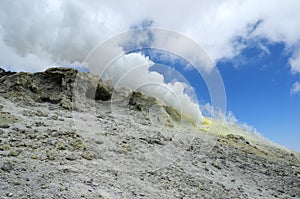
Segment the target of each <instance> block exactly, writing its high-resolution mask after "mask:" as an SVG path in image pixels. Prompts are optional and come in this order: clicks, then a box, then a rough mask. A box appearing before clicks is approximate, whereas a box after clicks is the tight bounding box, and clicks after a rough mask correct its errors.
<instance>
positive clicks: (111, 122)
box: [0, 97, 300, 198]
mask: <svg viewBox="0 0 300 199" xmlns="http://www.w3.org/2000/svg"><path fill="white" fill-rule="evenodd" d="M0 104H1V105H2V107H3V108H2V110H1V117H2V119H1V121H2V124H1V125H2V128H1V129H0V147H1V149H0V158H1V163H0V164H1V165H0V166H1V170H0V187H1V188H0V198H1V197H2V198H9V197H12V198H101V197H102V198H299V197H300V190H299V187H300V167H299V166H300V164H299V161H298V160H297V159H296V157H295V155H294V154H290V153H287V152H284V151H282V150H281V149H278V151H276V152H272V151H271V150H269V151H261V150H260V149H259V148H256V147H255V146H254V145H253V146H252V145H251V143H249V142H247V141H245V140H243V139H241V138H239V137H234V136H232V137H230V136H227V137H217V136H214V135H206V134H205V133H204V132H196V130H195V129H193V128H192V127H188V126H187V125H182V127H181V128H179V127H166V126H162V125H157V126H155V125H151V120H150V122H149V124H141V121H136V120H135V119H134V118H135V116H136V115H135V114H136V113H135V112H136V111H131V110H129V109H128V108H126V107H125V106H123V105H120V104H119V105H118V103H116V104H117V105H116V106H118V107H116V106H115V109H113V111H111V110H110V108H109V107H110V103H109V102H106V103H98V105H97V106H98V107H99V109H98V110H96V111H94V112H73V113H72V112H70V111H66V110H64V109H62V108H60V107H59V106H57V105H53V104H48V103H42V104H39V103H35V104H30V103H27V104H26V103H23V102H18V103H12V102H10V101H9V100H7V99H4V98H2V97H1V98H0ZM122 113H124V115H122ZM4 118H6V119H4ZM145 120H146V121H147V118H146V119H145ZM5 124H6V125H5ZM177 134H181V135H179V136H178V135H177Z"/></svg>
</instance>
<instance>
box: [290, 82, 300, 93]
mask: <svg viewBox="0 0 300 199" xmlns="http://www.w3.org/2000/svg"><path fill="white" fill-rule="evenodd" d="M297 93H300V82H295V83H294V84H293V86H292V88H291V94H292V95H294V94H297Z"/></svg>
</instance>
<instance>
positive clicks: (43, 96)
mask: <svg viewBox="0 0 300 199" xmlns="http://www.w3.org/2000/svg"><path fill="white" fill-rule="evenodd" d="M0 90H1V95H2V96H4V97H6V98H9V99H11V100H22V101H27V102H49V103H53V104H60V105H61V106H62V107H63V108H66V109H72V108H73V106H72V105H74V104H73V101H76V102H77V105H80V103H81V104H82V103H84V102H82V100H83V99H85V98H86V97H88V98H91V99H96V100H104V101H107V100H110V97H111V95H112V91H113V89H112V87H111V86H110V85H109V84H107V83H104V82H102V81H101V80H99V78H97V77H96V76H93V75H91V74H87V73H81V72H79V71H77V70H76V69H73V68H49V69H48V70H46V71H45V72H39V73H34V74H32V73H24V72H21V73H11V72H5V71H4V70H3V69H1V70H0ZM76 108H80V106H79V107H76Z"/></svg>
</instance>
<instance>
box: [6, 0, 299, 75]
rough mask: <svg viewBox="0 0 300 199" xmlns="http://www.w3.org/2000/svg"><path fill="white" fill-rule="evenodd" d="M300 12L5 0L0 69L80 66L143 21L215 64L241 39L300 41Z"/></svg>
mask: <svg viewBox="0 0 300 199" xmlns="http://www.w3.org/2000/svg"><path fill="white" fill-rule="evenodd" d="M257 5H259V6H257ZM299 10H300V2H299V1H298V0H287V1H273V0H266V1H260V0H245V1H236V0H227V1H219V0H214V1H209V2H208V1H196V0H188V1H180V0H175V1H163V2H161V1H139V3H137V2H136V1H133V0H129V1H126V2H125V1H118V0H112V1H96V0H89V1H70V0H66V1H57V0H56V1H52V0H48V1H37V0H21V1H18V2H12V1H8V0H3V1H1V2H0V24H1V26H0V40H2V41H1V42H2V43H3V44H4V45H1V47H0V48H1V50H2V51H3V50H4V49H9V51H11V53H13V54H14V55H11V57H13V58H11V60H10V61H7V60H8V58H9V57H8V58H6V59H2V58H3V57H4V55H2V54H1V55H0V60H1V62H0V65H1V66H8V65H9V66H10V67H13V68H15V69H23V70H26V69H27V68H25V66H28V65H32V62H35V61H36V59H37V58H38V59H40V60H43V61H42V62H45V63H49V64H51V65H53V64H60V63H67V62H69V63H72V62H75V61H79V62H80V61H82V59H83V58H84V57H85V56H86V54H87V53H88V52H89V51H90V50H91V49H92V48H93V47H95V45H97V44H98V43H99V42H103V41H104V40H105V39H107V38H109V37H111V36H113V35H115V34H117V33H120V32H122V31H126V30H128V29H129V28H130V27H131V26H133V25H136V24H138V23H140V22H141V21H143V20H152V21H153V25H154V26H158V27H163V28H169V29H172V30H175V31H178V32H180V33H183V34H185V35H187V36H189V37H190V38H191V39H193V40H194V41H196V42H198V43H199V44H201V45H203V46H204V47H205V49H206V50H207V52H208V54H209V55H210V56H211V57H212V58H213V59H214V60H218V59H222V58H231V57H233V56H235V55H237V54H238V53H239V52H240V50H241V49H242V48H243V47H244V44H242V43H239V42H235V38H237V37H242V38H245V39H251V38H254V37H263V38H266V39H268V40H269V41H271V42H284V43H285V44H286V45H287V47H291V46H295V45H296V44H297V42H298V41H299V39H300V21H299V18H300V13H299ZM258 21H260V22H261V23H260V24H259V25H258V27H257V28H256V29H254V28H253V24H256V23H257V22H258ZM30 56H32V57H30ZM21 63H23V64H21ZM38 63H39V62H38ZM30 69H31V70H37V69H38V68H36V67H33V68H32V67H31V68H30ZM297 69H298V68H297Z"/></svg>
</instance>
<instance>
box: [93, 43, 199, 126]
mask: <svg viewBox="0 0 300 199" xmlns="http://www.w3.org/2000/svg"><path fill="white" fill-rule="evenodd" d="M110 50H113V52H117V51H121V48H120V47H116V48H115V49H112V48H111V49H110ZM106 54H107V57H105V56H103V54H102V56H101V58H102V59H101V60H103V59H107V58H108V57H109V55H110V53H109V52H108V49H107V48H106ZM121 54H122V56H120V57H119V58H117V59H116V60H115V61H114V62H113V63H111V64H109V65H108V66H105V65H101V64H96V65H94V66H92V65H89V69H91V71H92V72H94V73H97V74H99V75H100V78H102V79H104V80H111V81H112V83H113V85H114V87H115V88H116V89H122V88H124V87H125V88H129V89H130V90H132V91H136V90H137V91H141V92H142V93H144V94H146V95H147V96H154V97H156V98H158V99H160V100H161V101H162V102H164V103H165V104H166V105H168V106H172V107H173V108H175V109H176V110H177V111H179V112H180V113H181V114H182V115H184V116H186V117H189V118H190V119H192V120H193V121H194V122H195V123H196V124H197V123H198V122H200V121H201V120H202V118H203V116H202V113H201V111H200V107H199V105H198V104H197V103H196V102H195V101H194V100H193V98H195V97H192V96H190V95H188V94H187V92H186V90H191V88H190V87H189V86H188V84H187V83H185V82H172V83H166V82H165V79H164V76H163V75H162V74H160V73H158V72H156V71H150V67H151V66H153V65H154V64H155V63H154V62H152V61H151V60H149V58H148V57H145V56H144V55H143V54H141V53H130V54H125V53H124V52H121ZM97 58H99V57H97ZM98 61H99V60H98ZM97 63H103V61H99V62H97ZM174 79H176V77H174Z"/></svg>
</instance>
